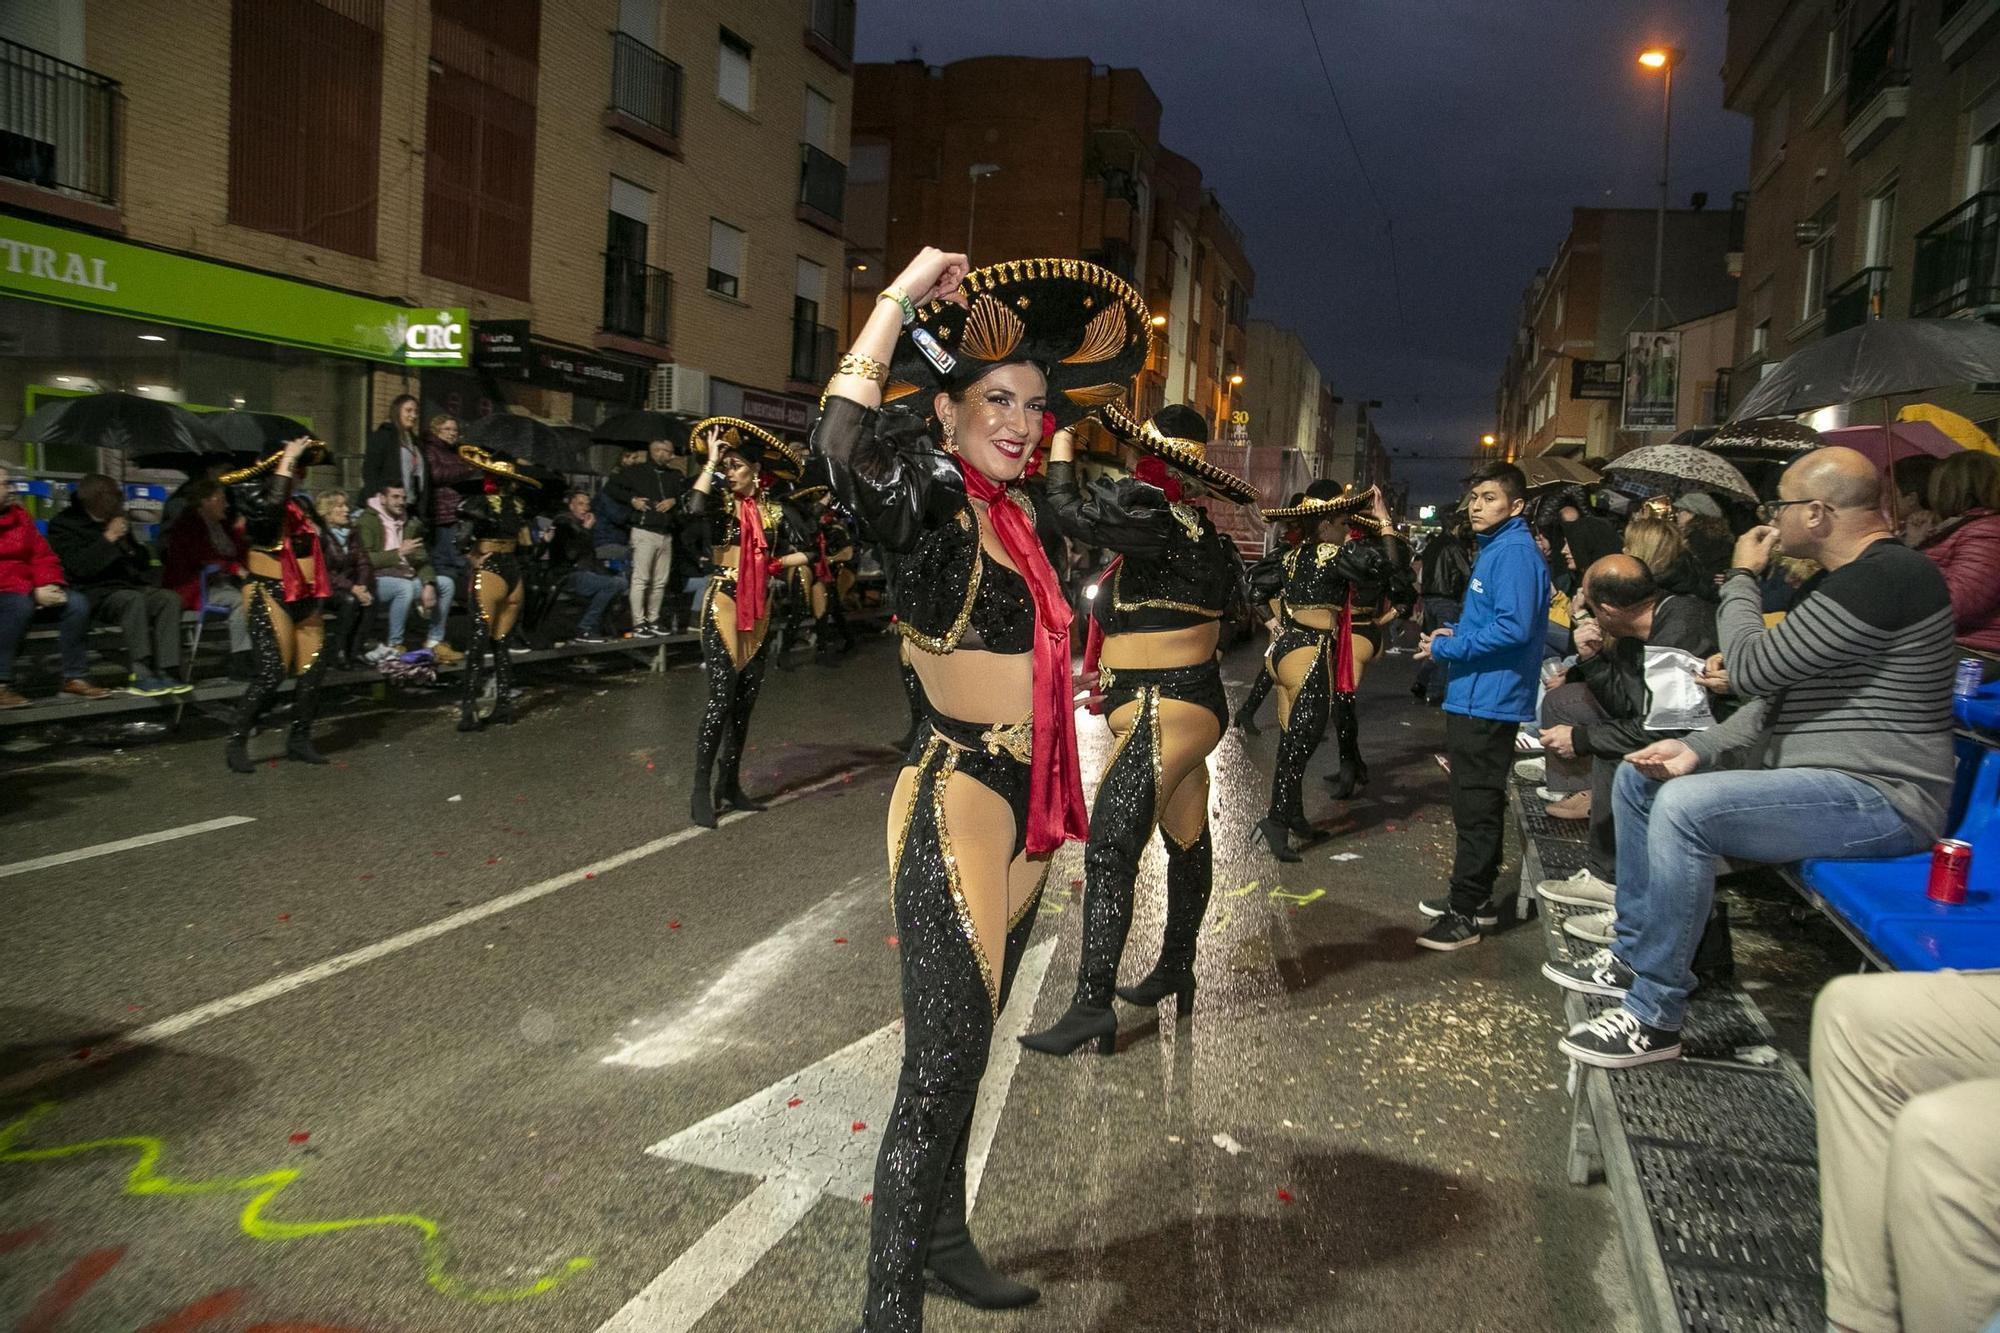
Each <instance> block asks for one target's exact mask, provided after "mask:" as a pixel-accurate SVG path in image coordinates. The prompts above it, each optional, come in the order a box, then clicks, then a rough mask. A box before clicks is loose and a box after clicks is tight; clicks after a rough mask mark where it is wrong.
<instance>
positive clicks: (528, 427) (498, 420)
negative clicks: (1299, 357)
mask: <svg viewBox="0 0 2000 1333" xmlns="http://www.w3.org/2000/svg"><path fill="white" fill-rule="evenodd" d="M460 438H462V439H464V440H465V441H466V442H467V443H469V444H476V445H478V446H480V447H481V448H482V449H491V450H493V451H494V452H495V453H503V454H508V455H510V456H512V457H514V458H518V459H521V460H522V461H524V462H529V463H534V464H536V465H538V466H540V467H543V468H546V469H548V470H549V471H551V472H588V471H590V470H591V469H590V465H589V464H588V463H586V462H584V461H583V459H582V457H581V454H582V452H583V451H582V450H581V449H579V448H578V447H577V446H576V442H575V440H574V439H573V438H570V437H566V436H565V434H564V432H563V429H562V428H559V427H556V426H551V425H550V424H549V423H548V422H546V421H539V420H537V419H536V418H534V417H528V416H522V415H520V414H519V413H515V412H496V413H494V414H493V415H492V416H490V417H481V418H480V419H479V420H477V421H475V422H472V423H471V424H470V425H468V426H466V427H465V430H464V432H463V434H462V435H461V437H460Z"/></svg>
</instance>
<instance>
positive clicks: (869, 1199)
mask: <svg viewBox="0 0 2000 1333" xmlns="http://www.w3.org/2000/svg"><path fill="white" fill-rule="evenodd" d="M861 1202H863V1203H873V1202H875V1195H874V1193H873V1192H872V1191H871V1192H870V1193H867V1194H864V1195H862V1196H861Z"/></svg>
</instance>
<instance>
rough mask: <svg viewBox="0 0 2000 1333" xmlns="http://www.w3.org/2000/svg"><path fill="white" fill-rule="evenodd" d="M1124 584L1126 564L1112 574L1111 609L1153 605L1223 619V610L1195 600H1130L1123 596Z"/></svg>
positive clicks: (1119, 609)
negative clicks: (1200, 604)
mask: <svg viewBox="0 0 2000 1333" xmlns="http://www.w3.org/2000/svg"><path fill="white" fill-rule="evenodd" d="M1124 586H1125V566H1124V565H1122V564H1121V565H1119V566H1118V572H1117V573H1115V574H1113V575H1112V576H1111V609H1112V610H1114V611H1137V610H1140V609H1142V608H1147V607H1151V608H1155V609H1158V610H1162V611H1185V612H1186V613H1187V614H1189V615H1193V616H1206V617H1208V618H1209V619H1210V620H1220V619H1222V611H1221V610H1220V609H1219V608H1216V607H1210V606H1196V605H1195V604H1194V603H1193V602H1173V601H1168V600H1167V599H1166V598H1157V599H1146V600H1142V601H1137V602H1128V601H1126V600H1125V598H1124V597H1123V596H1122V593H1123V590H1124Z"/></svg>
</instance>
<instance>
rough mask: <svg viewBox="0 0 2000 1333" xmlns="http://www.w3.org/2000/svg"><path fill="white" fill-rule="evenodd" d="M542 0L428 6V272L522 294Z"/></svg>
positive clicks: (463, 0) (530, 219)
mask: <svg viewBox="0 0 2000 1333" xmlns="http://www.w3.org/2000/svg"><path fill="white" fill-rule="evenodd" d="M541 22H542V10H541V4H540V0H508V3H506V4H490V3H487V0H432V4H431V41H430V103H429V111H428V117H427V123H426V125H425V130H424V148H425V153H424V272H426V273H428V274H430V275H431V276H432V277H437V278H444V279H445V280H447V281H450V282H462V283H464V284H466V285H467V286H470V287H478V288H480V289H481V290H483V291H489V292H497V293H499V294H500V295H502V296H516V297H520V298H521V299H523V300H526V299H527V296H528V265H529V257H530V253H531V249H530V240H531V238H532V237H533V235H534V200H535V189H534V187H535V95H536V94H535V90H536V86H537V83H538V80H539V78H540V68H539V62H540V52H541Z"/></svg>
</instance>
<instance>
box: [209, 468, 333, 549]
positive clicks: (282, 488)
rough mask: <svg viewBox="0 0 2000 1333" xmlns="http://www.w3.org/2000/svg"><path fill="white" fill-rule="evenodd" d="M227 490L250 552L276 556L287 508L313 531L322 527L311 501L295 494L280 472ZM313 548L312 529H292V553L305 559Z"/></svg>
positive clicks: (290, 479) (290, 482) (256, 478)
mask: <svg viewBox="0 0 2000 1333" xmlns="http://www.w3.org/2000/svg"><path fill="white" fill-rule="evenodd" d="M228 490H229V503H230V505H231V507H232V508H234V509H235V510H236V512H237V513H239V514H241V515H242V516H243V536H244V539H245V540H247V541H248V542H249V543H250V549H251V550H253V551H262V552H263V553H264V554H266V555H275V554H277V551H278V547H279V544H280V543H282V542H283V541H284V539H285V510H286V509H287V508H288V507H290V506H293V505H296V506H297V507H298V509H299V512H300V513H301V515H302V516H303V517H304V518H305V519H306V521H307V522H309V523H310V524H311V525H312V528H315V529H317V528H321V527H324V526H325V524H324V523H322V522H321V521H320V517H319V512H318V511H317V510H315V509H314V508H313V506H312V501H311V500H308V499H307V498H306V497H305V496H303V495H297V494H294V493H293V491H292V478H290V477H287V476H285V475H283V474H282V473H279V472H267V473H265V474H264V475H263V476H261V477H252V478H251V479H250V480H248V481H239V482H237V483H236V484H235V485H233V486H231V487H229V488H228ZM314 545H315V544H314V542H313V533H312V531H311V530H309V529H307V528H305V527H304V526H299V527H295V528H294V530H293V533H292V554H294V555H296V556H298V557H299V558H301V559H304V558H305V557H307V556H310V555H311V554H312V553H313V549H314Z"/></svg>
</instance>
